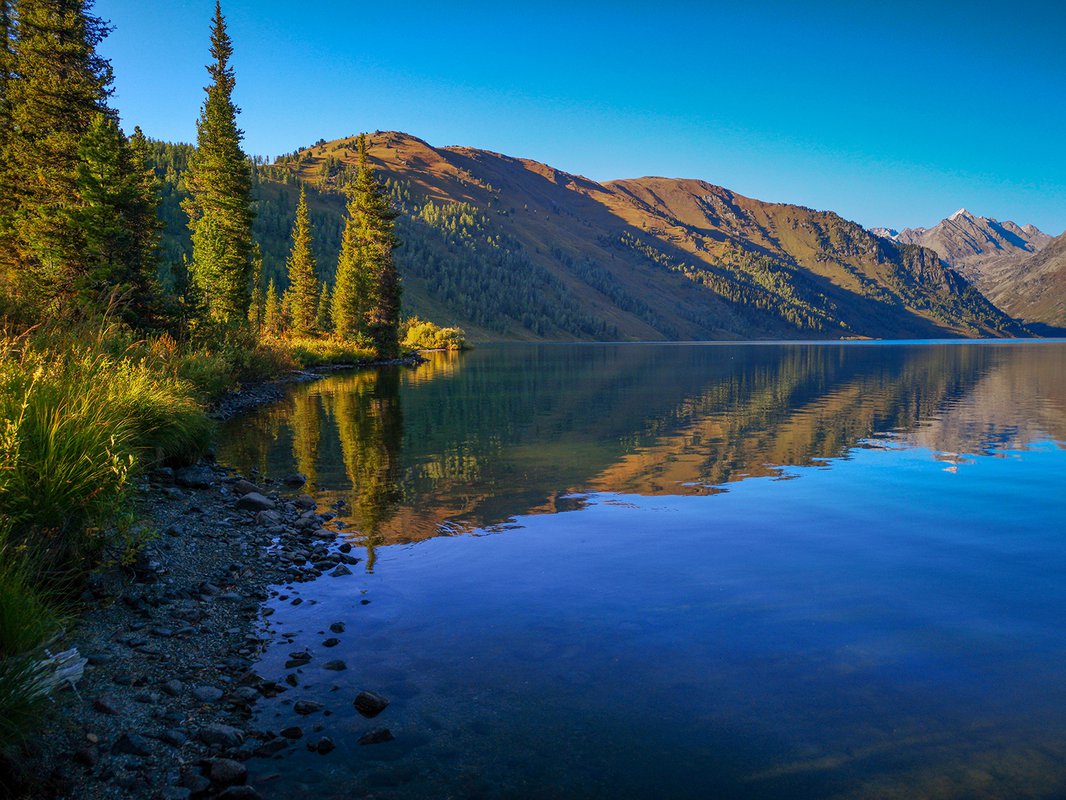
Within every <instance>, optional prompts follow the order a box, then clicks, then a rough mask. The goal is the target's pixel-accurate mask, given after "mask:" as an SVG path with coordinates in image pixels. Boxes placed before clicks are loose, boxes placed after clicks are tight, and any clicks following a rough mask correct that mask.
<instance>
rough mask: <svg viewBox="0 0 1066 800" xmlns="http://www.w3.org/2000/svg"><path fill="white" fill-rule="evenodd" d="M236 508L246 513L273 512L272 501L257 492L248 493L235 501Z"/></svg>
mask: <svg viewBox="0 0 1066 800" xmlns="http://www.w3.org/2000/svg"><path fill="white" fill-rule="evenodd" d="M237 508H241V509H245V510H247V511H273V510H274V501H273V500H271V499H270V498H269V497H264V496H263V495H261V494H260V493H259V492H249V493H248V494H246V495H244V497H242V498H241V499H240V500H238V501H237Z"/></svg>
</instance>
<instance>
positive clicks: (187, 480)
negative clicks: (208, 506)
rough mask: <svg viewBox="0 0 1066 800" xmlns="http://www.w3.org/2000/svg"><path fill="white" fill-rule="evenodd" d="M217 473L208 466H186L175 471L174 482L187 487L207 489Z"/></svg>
mask: <svg viewBox="0 0 1066 800" xmlns="http://www.w3.org/2000/svg"><path fill="white" fill-rule="evenodd" d="M214 478H215V475H214V473H213V472H211V470H209V469H207V468H206V467H185V468H183V469H179V470H178V471H177V472H176V473H174V482H175V483H177V484H178V486H184V487H185V488H186V489H207V488H208V487H210V486H211V482H212V481H213V480H214Z"/></svg>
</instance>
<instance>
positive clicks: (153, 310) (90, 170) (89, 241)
mask: <svg viewBox="0 0 1066 800" xmlns="http://www.w3.org/2000/svg"><path fill="white" fill-rule="evenodd" d="M78 154H79V163H78V166H77V171H76V172H77V182H76V187H77V200H78V203H77V206H76V207H75V209H74V210H73V211H72V218H73V220H74V222H75V224H76V226H77V228H78V229H79V230H80V231H82V234H83V237H84V238H83V242H84V248H85V249H84V251H83V253H82V262H83V268H82V270H81V272H80V274H78V275H77V276H76V279H75V282H74V289H75V291H76V296H77V297H79V298H80V299H81V300H82V301H83V302H84V303H86V304H87V305H88V306H89V307H90V308H92V307H94V306H95V307H99V306H100V305H101V304H102V303H103V302H111V301H114V300H117V301H118V302H120V304H121V306H120V308H121V311H122V312H123V316H124V317H125V319H126V321H127V322H129V323H130V324H131V325H134V326H136V327H149V326H153V325H155V324H158V323H160V322H161V320H160V319H158V315H159V311H160V308H159V304H158V297H159V295H158V288H157V285H156V248H157V247H158V243H159V231H160V227H161V226H160V222H159V217H158V200H157V197H156V193H155V173H154V171H152V169H151V167H150V166H149V164H148V148H147V142H146V141H145V139H144V134H142V133H141V131H140V129H139V128H138V129H136V130H135V132H134V136H133V138H132V139H130V140H127V139H126V137H125V136H124V135H123V133H122V131H121V130H120V129H119V127H118V124H117V123H116V122H115V120H114V119H112V118H111V117H108V116H104V115H103V114H98V115H97V117H96V119H95V120H93V123H92V125H91V126H90V128H89V130H88V131H87V132H86V134H85V136H83V137H82V141H81V146H80V147H79V151H78Z"/></svg>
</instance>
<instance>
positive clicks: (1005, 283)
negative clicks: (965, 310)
mask: <svg viewBox="0 0 1066 800" xmlns="http://www.w3.org/2000/svg"><path fill="white" fill-rule="evenodd" d="M1005 267H1006V268H1005V269H1002V270H1001V271H999V272H997V273H992V274H991V275H990V276H989V283H990V284H991V287H990V288H991V291H992V294H991V295H990V296H991V297H992V299H993V301H994V302H996V303H997V304H998V305H999V306H1000V307H1001V308H1003V309H1004V310H1006V311H1007V312H1008V313H1009V314H1011V315H1012V316H1014V317H1017V318H1018V319H1023V320H1026V321H1027V322H1028V323H1030V324H1031V326H1032V327H1033V329H1034V330H1035V331H1037V332H1039V333H1042V334H1050V335H1057V336H1063V335H1066V233H1064V234H1062V235H1061V236H1058V237H1056V238H1054V239H1052V240H1051V241H1050V242H1048V244H1047V245H1045V246H1044V247H1043V248H1041V249H1040V251H1039V252H1037V253H1035V254H1033V255H1030V256H1027V257H1025V258H1020V259H1015V260H1013V261H1011V262H1008V264H1006V265H1005Z"/></svg>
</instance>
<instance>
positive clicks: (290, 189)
mask: <svg viewBox="0 0 1066 800" xmlns="http://www.w3.org/2000/svg"><path fill="white" fill-rule="evenodd" d="M369 154H370V157H371V161H372V162H373V163H374V166H375V167H376V169H377V170H378V171H379V174H380V175H381V176H382V177H383V178H384V179H386V181H387V183H388V186H389V188H390V190H391V192H392V195H393V198H394V200H395V202H396V204H397V206H398V208H399V209H400V211H401V212H402V213H401V216H400V218H399V219H398V230H399V233H400V236H401V238H402V239H403V240H404V243H405V244H404V246H403V247H402V248H401V249H400V250H398V251H397V259H398V262H399V266H400V270H401V274H402V276H403V280H404V286H405V293H404V305H405V310H406V312H407V313H415V314H419V315H421V316H426V317H429V318H431V319H433V320H435V321H437V322H440V323H447V324H458V325H461V326H463V327H464V328H466V329H467V331H468V333H469V334H470V336H471V338H473V339H474V340H479V339H480V340H488V339H556V340H560V339H623V340H624V339H650V340H663V339H666V340H687V339H739V338H789V339H798V338H808V339H809V338H841V337H879V338H912V337H939V336H1005V335H1025V331H1024V329H1022V328H1020V327H1019V326H1018V325H1016V324H1015V323H1014V322H1013V321H1012V320H1011V319H1009V318H1008V317H1007V316H1006V315H1005V314H1003V313H1002V312H1001V311H999V309H997V308H995V307H994V306H993V305H992V304H991V303H990V302H989V301H988V300H987V299H986V298H985V297H983V296H982V295H981V293H980V292H978V291H977V290H976V289H974V288H973V287H972V286H971V285H970V284H969V283H968V282H967V281H966V280H965V279H964V278H962V277H961V276H960V275H959V274H958V273H957V272H955V271H954V270H953V269H951V268H950V267H947V266H946V265H944V264H942V263H941V261H940V259H939V258H938V257H937V255H936V253H934V252H932V251H931V250H929V249H925V248H923V247H920V246H917V245H913V244H907V243H901V242H894V241H890V240H887V239H884V238H881V237H878V236H875V235H873V234H871V233H869V232H867V231H866V230H864V229H863V228H862V227H861V226H859V225H857V224H856V223H853V222H849V221H847V220H844V219H842V218H841V217H840V216H838V215H836V214H834V213H832V212H825V211H814V210H812V209H809V208H804V207H801V206H795V205H787V204H779V203H765V202H762V201H759V200H755V199H752V198H748V197H744V196H742V195H739V194H737V193H735V192H732V191H730V190H728V189H725V188H722V187H720V186H715V185H713V184H709V183H706V182H704V181H699V180H691V179H674V178H658V177H645V178H638V179H631V180H619V181H611V182H607V183H597V182H595V181H592V180H589V179H588V178H584V177H582V176H580V175H574V174H571V173H567V172H563V171H561V170H558V169H555V168H553V167H551V166H548V165H546V164H541V163H539V162H536V161H531V160H529V159H522V158H515V157H511V156H506V155H502V154H499V153H493V152H490V151H486V150H478V149H474V148H469V147H439V148H437V147H431V146H430V145H429V144H427V143H426V142H424V141H422V140H421V139H418V138H416V137H414V136H410V135H408V134H404V133H398V132H377V133H375V134H373V135H372V136H371V137H370V148H369ZM355 160H356V149H355V140H354V138H352V137H349V138H345V139H340V140H337V141H333V142H326V141H319V142H318V143H316V144H315V145H314V146H311V147H308V148H302V149H300V150H298V151H297V152H295V153H292V154H289V155H287V156H283V157H280V158H279V159H277V161H276V162H275V163H274V164H272V165H269V166H266V165H264V166H259V167H258V168H257V170H256V192H257V197H258V200H259V217H258V219H257V223H256V225H257V230H256V234H257V237H258V239H259V241H260V242H261V243H262V247H263V253H264V264H265V273H266V274H268V275H273V276H275V277H276V278H278V279H279V280H283V274H284V259H285V255H286V254H287V251H288V245H289V242H288V230H289V225H291V220H292V212H293V209H294V208H295V195H296V192H297V184H298V183H299V181H300V180H302V181H304V182H306V183H308V184H309V185H310V186H311V187H312V188H313V189H315V190H314V191H311V192H310V193H309V202H310V204H311V209H312V221H313V223H314V225H315V229H316V237H317V247H318V260H319V264H320V265H321V267H322V268H323V273H324V277H330V276H329V275H328V274H325V273H328V272H330V271H331V270H332V265H333V264H334V263H335V260H336V253H337V249H338V248H339V238H340V229H341V220H342V214H343V208H344V199H343V194H342V191H341V190H342V189H343V187H344V186H345V185H346V184H347V183H348V182H349V181H351V180H352V177H353V175H354V165H355ZM159 171H160V175H161V177H164V180H167V179H166V177H165V176H166V175H171V176H172V177H171V182H172V184H173V185H174V186H175V187H176V190H175V191H173V192H171V193H170V195H169V197H170V198H171V200H170V201H169V202H172V203H173V202H176V201H177V199H180V194H181V191H180V170H177V168H176V167H175V165H174V164H171V163H168V164H165V165H161V167H160V170H159ZM175 175H176V178H175V177H174V176H175ZM170 213H171V212H167V211H166V210H165V213H164V216H165V217H167V215H168V214H170ZM175 230H176V228H175ZM184 247H185V245H184V244H183V243H181V242H171V243H170V244H169V245H168V246H167V250H168V252H174V253H177V252H183V248H184Z"/></svg>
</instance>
